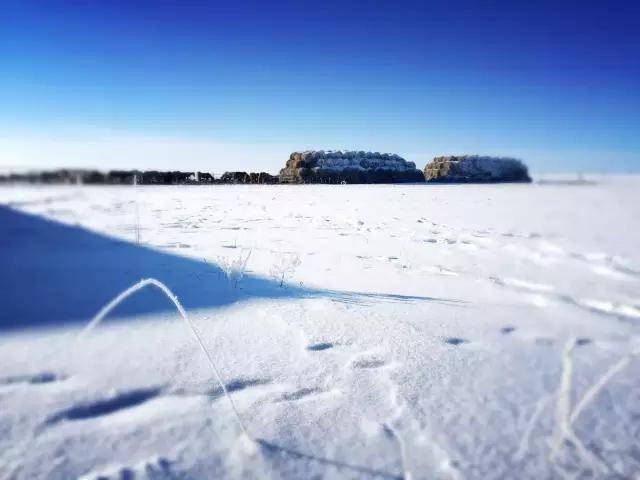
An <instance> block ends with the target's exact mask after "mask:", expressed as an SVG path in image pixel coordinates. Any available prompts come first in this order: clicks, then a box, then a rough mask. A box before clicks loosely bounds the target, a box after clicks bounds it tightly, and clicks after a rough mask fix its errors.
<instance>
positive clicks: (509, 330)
mask: <svg viewBox="0 0 640 480" xmlns="http://www.w3.org/2000/svg"><path fill="white" fill-rule="evenodd" d="M515 330H516V327H512V326H511V325H506V326H504V327H502V328H501V329H500V333H502V334H503V335H508V334H510V333H512V332H514V331H515Z"/></svg>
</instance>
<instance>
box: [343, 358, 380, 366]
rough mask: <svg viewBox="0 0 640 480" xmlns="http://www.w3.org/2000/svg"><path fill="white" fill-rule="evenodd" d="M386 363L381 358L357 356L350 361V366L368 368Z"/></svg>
mask: <svg viewBox="0 0 640 480" xmlns="http://www.w3.org/2000/svg"><path fill="white" fill-rule="evenodd" d="M386 364H387V362H385V361H384V360H382V359H381V358H359V359H356V360H354V361H353V362H352V363H351V368H358V369H369V368H380V367H384V366H385V365H386Z"/></svg>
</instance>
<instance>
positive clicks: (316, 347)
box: [307, 342, 334, 352]
mask: <svg viewBox="0 0 640 480" xmlns="http://www.w3.org/2000/svg"><path fill="white" fill-rule="evenodd" d="M333 347H334V344H333V343H328V342H323V343H314V344H312V345H307V350H309V351H311V352H320V351H322V350H329V349H330V348H333Z"/></svg>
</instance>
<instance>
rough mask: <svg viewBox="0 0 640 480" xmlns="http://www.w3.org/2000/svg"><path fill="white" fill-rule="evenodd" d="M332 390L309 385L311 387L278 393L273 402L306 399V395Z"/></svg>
mask: <svg viewBox="0 0 640 480" xmlns="http://www.w3.org/2000/svg"><path fill="white" fill-rule="evenodd" d="M331 392H332V390H324V389H322V388H317V387H311V388H301V389H300V390H296V391H294V392H286V393H283V394H282V395H280V397H278V398H276V399H275V400H274V401H273V403H280V402H295V401H298V400H303V399H307V398H308V397H315V396H318V395H322V394H326V393H331Z"/></svg>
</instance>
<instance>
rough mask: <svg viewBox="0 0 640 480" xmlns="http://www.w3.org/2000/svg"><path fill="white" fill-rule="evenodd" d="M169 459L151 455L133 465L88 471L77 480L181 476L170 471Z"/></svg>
mask: <svg viewBox="0 0 640 480" xmlns="http://www.w3.org/2000/svg"><path fill="white" fill-rule="evenodd" d="M172 463H173V462H171V461H170V460H167V459H166V458H164V457H152V458H149V459H147V460H144V461H142V462H140V463H138V464H136V465H135V466H133V467H128V466H112V467H107V468H103V469H100V470H99V471H94V472H89V473H87V474H85V475H82V476H81V477H79V479H78V480H130V479H131V480H133V479H149V480H152V479H153V480H156V479H157V480H160V479H170V478H182V476H178V475H177V473H176V472H175V471H172V467H171V464H172Z"/></svg>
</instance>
